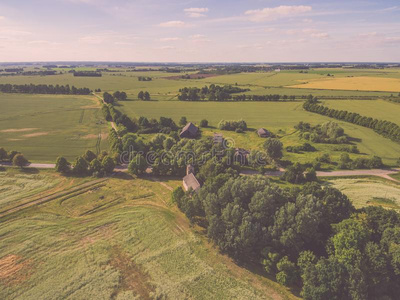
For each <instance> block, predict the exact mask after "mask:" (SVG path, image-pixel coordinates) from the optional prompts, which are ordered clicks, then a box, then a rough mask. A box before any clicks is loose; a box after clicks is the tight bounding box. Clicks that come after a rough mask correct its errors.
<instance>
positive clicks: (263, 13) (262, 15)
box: [245, 5, 312, 22]
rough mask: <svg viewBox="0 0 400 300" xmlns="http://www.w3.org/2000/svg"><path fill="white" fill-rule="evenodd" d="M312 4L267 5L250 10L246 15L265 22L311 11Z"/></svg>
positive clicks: (253, 19) (251, 18)
mask: <svg viewBox="0 0 400 300" xmlns="http://www.w3.org/2000/svg"><path fill="white" fill-rule="evenodd" d="M311 10H312V7H311V6H305V5H299V6H288V5H281V6H278V7H273V8H271V7H266V8H263V9H256V10H248V11H246V12H245V15H247V16H248V17H249V19H250V20H251V21H253V22H264V21H271V20H276V19H279V18H283V17H290V16H296V15H300V14H304V13H307V12H310V11H311Z"/></svg>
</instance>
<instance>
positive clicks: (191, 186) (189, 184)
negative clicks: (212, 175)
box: [183, 165, 201, 192]
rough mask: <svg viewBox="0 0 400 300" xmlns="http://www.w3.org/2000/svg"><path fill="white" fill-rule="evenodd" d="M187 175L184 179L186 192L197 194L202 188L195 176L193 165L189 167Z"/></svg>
mask: <svg viewBox="0 0 400 300" xmlns="http://www.w3.org/2000/svg"><path fill="white" fill-rule="evenodd" d="M186 174H187V175H186V176H185V177H183V187H184V188H185V191H189V190H192V191H194V192H197V191H198V190H199V189H200V187H201V186H200V183H199V181H198V180H197V178H196V176H194V168H193V166H192V165H188V166H187V168H186Z"/></svg>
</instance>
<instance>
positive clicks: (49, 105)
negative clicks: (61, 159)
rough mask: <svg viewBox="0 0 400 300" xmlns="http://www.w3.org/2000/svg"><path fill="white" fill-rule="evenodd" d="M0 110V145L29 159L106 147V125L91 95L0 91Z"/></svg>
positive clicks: (70, 156)
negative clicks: (32, 93)
mask: <svg viewBox="0 0 400 300" xmlns="http://www.w3.org/2000/svg"><path fill="white" fill-rule="evenodd" d="M0 111H1V112H2V114H1V115H0V147H4V148H5V149H6V150H8V151H9V150H17V151H20V152H22V153H23V154H24V155H25V156H26V157H27V158H28V159H29V160H30V161H33V162H35V161H38V162H54V161H55V160H56V158H57V157H58V156H60V155H63V156H65V157H67V158H68V159H74V158H75V157H76V156H78V155H81V154H83V153H84V152H85V151H86V149H91V150H93V151H95V152H97V151H98V150H99V149H108V142H107V135H108V127H107V126H108V125H107V123H106V121H104V118H103V115H102V113H101V110H100V106H99V102H98V100H97V99H96V98H95V97H94V96H62V95H24V94H0Z"/></svg>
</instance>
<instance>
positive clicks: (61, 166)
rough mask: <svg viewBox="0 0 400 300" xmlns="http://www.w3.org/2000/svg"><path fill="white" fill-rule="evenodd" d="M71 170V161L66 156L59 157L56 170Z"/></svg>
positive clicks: (64, 172)
mask: <svg viewBox="0 0 400 300" xmlns="http://www.w3.org/2000/svg"><path fill="white" fill-rule="evenodd" d="M69 171H70V163H69V162H68V161H67V159H66V158H65V157H62V156H60V157H58V158H57V161H56V172H59V173H63V174H66V173H68V172H69Z"/></svg>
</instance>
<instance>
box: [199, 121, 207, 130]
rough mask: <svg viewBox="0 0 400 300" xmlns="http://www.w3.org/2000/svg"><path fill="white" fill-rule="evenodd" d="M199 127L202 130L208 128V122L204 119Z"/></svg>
mask: <svg viewBox="0 0 400 300" xmlns="http://www.w3.org/2000/svg"><path fill="white" fill-rule="evenodd" d="M200 127H203V128H206V127H208V121H207V120H206V119H203V120H201V121H200Z"/></svg>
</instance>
